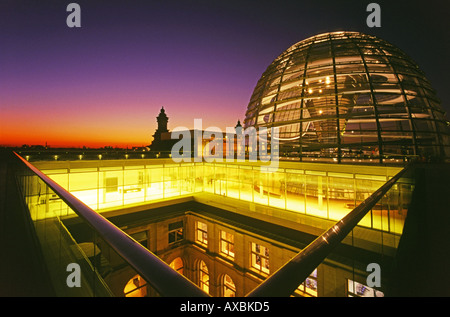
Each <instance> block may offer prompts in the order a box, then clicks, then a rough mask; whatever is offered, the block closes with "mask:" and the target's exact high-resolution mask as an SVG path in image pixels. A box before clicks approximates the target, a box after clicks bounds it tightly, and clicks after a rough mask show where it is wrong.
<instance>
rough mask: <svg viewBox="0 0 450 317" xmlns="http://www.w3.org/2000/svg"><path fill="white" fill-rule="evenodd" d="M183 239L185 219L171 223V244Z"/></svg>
mask: <svg viewBox="0 0 450 317" xmlns="http://www.w3.org/2000/svg"><path fill="white" fill-rule="evenodd" d="M181 240H183V221H177V222H174V223H171V224H169V244H172V243H175V242H179V241H181Z"/></svg>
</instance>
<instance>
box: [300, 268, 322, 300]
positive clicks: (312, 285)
mask: <svg viewBox="0 0 450 317" xmlns="http://www.w3.org/2000/svg"><path fill="white" fill-rule="evenodd" d="M295 292H296V293H297V294H300V295H305V294H307V295H310V296H314V297H317V269H315V270H314V271H313V272H312V273H311V274H310V275H309V277H308V278H306V280H305V281H304V282H303V283H302V284H300V286H299V287H298V288H297V290H296V291H295Z"/></svg>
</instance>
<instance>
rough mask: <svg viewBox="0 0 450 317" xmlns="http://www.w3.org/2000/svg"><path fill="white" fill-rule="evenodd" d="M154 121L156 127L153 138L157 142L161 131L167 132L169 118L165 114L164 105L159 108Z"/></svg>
mask: <svg viewBox="0 0 450 317" xmlns="http://www.w3.org/2000/svg"><path fill="white" fill-rule="evenodd" d="M156 121H158V129H156V131H155V134H153V140H154V141H156V142H159V141H161V133H164V132H169V130H168V129H167V122H168V121H169V118H168V117H167V115H166V111H165V110H164V107H162V108H161V111H160V113H159V115H158V116H157V117H156Z"/></svg>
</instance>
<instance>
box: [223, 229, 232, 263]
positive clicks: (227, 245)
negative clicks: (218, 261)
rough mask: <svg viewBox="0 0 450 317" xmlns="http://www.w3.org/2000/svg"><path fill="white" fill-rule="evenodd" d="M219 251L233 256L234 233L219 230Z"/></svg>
mask: <svg viewBox="0 0 450 317" xmlns="http://www.w3.org/2000/svg"><path fill="white" fill-rule="evenodd" d="M220 252H221V253H223V254H225V255H228V256H231V257H233V258H234V235H233V234H231V233H228V232H226V231H221V232H220Z"/></svg>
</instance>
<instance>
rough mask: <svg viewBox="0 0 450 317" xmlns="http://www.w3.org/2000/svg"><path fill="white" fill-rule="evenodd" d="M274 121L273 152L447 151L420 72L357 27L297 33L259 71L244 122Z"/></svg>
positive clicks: (342, 155) (373, 154)
mask: <svg viewBox="0 0 450 317" xmlns="http://www.w3.org/2000/svg"><path fill="white" fill-rule="evenodd" d="M248 127H255V128H256V130H258V128H261V127H266V128H267V129H268V130H269V131H270V128H271V127H278V128H279V129H278V132H279V151H280V156H285V157H292V158H297V159H298V158H300V159H301V160H322V161H335V162H352V161H355V160H357V161H363V162H369V161H370V162H373V163H384V162H387V161H389V160H396V161H408V160H411V159H413V158H416V159H417V158H420V159H428V160H430V159H431V160H435V161H443V160H445V159H446V158H450V128H449V123H448V121H447V119H446V118H445V113H444V110H443V108H442V107H441V105H440V101H439V100H438V99H437V97H436V94H435V91H434V90H433V88H432V87H431V85H430V83H429V82H428V80H427V79H426V78H425V76H424V73H423V72H422V71H421V70H420V69H419V67H418V66H417V65H416V64H415V62H414V61H412V60H411V58H410V57H408V56H407V55H406V54H405V53H404V52H402V51H401V50H400V49H399V48H397V47H395V46H394V45H392V44H390V43H388V42H386V41H384V40H382V39H379V38H377V37H374V36H371V35H366V34H362V33H359V32H332V33H325V34H320V35H316V36H313V37H310V38H308V39H305V40H303V41H300V42H298V43H296V44H294V45H292V46H291V47H289V48H288V49H287V50H286V51H284V52H283V53H282V54H281V55H280V56H278V57H277V58H276V59H275V60H274V61H273V62H272V63H271V64H270V65H269V67H268V68H267V69H266V71H265V72H264V73H263V75H262V76H261V78H260V79H259V81H258V82H257V85H256V87H255V89H254V91H253V94H252V96H251V99H250V102H249V104H248V107H247V111H246V115H245V120H244V128H248Z"/></svg>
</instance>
